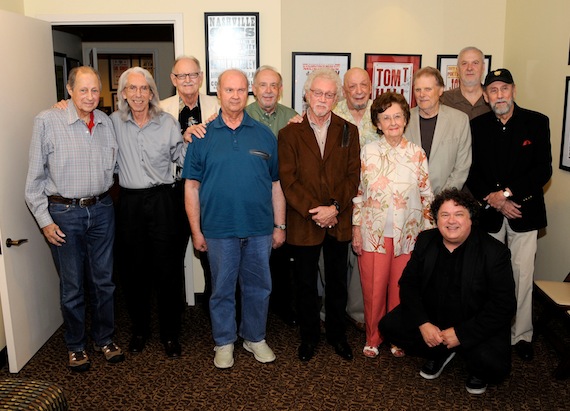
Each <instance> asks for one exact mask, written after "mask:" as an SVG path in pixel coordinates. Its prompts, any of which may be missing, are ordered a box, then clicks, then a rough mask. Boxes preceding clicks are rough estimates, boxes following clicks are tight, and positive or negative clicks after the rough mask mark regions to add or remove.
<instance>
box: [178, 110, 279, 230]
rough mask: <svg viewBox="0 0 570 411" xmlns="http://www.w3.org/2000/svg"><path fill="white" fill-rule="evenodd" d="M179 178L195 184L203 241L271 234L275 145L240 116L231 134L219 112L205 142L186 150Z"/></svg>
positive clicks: (270, 135) (276, 174) (276, 170)
mask: <svg viewBox="0 0 570 411" xmlns="http://www.w3.org/2000/svg"><path fill="white" fill-rule="evenodd" d="M182 177H183V178H186V179H190V180H197V181H199V182H200V190H199V196H200V224H201V228H202V233H203V234H204V236H205V237H206V238H230V237H238V238H245V237H252V236H258V235H270V234H272V233H273V203H272V201H271V200H272V183H273V182H274V181H278V180H279V168H278V164H277V139H276V138H275V136H274V135H273V133H272V132H271V130H270V129H269V128H268V127H266V126H265V125H263V124H261V123H259V122H257V121H255V120H253V119H252V118H251V117H250V116H249V115H248V114H247V113H246V112H245V111H244V116H243V120H242V122H241V124H240V125H239V127H238V128H237V129H235V130H232V129H231V128H229V127H228V126H226V124H225V123H224V121H223V120H222V115H221V110H220V114H219V115H218V117H217V118H216V119H215V120H214V121H212V122H211V123H210V124H209V125H208V127H207V131H206V137H205V138H203V139H194V140H193V142H192V144H189V145H188V151H187V153H186V159H185V162H184V169H183V171H182Z"/></svg>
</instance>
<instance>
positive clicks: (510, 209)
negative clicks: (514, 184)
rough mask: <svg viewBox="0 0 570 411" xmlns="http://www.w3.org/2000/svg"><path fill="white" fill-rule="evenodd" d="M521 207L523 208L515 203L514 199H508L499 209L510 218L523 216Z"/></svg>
mask: <svg viewBox="0 0 570 411" xmlns="http://www.w3.org/2000/svg"><path fill="white" fill-rule="evenodd" d="M519 208H521V206H520V205H519V204H517V203H515V202H514V201H512V200H507V201H505V204H504V205H503V207H502V208H501V209H500V210H499V211H500V212H501V214H503V215H504V216H505V217H507V218H508V219H514V218H521V217H522V213H521V210H519Z"/></svg>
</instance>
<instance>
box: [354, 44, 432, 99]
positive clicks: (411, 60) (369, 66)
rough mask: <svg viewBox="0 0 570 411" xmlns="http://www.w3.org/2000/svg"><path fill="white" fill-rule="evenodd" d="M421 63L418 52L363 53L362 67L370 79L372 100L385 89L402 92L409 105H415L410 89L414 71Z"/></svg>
mask: <svg viewBox="0 0 570 411" xmlns="http://www.w3.org/2000/svg"><path fill="white" fill-rule="evenodd" d="M421 64H422V56H421V55H419V54H411V55H410V54H406V55H404V54H368V53H367V54H365V55H364V67H365V69H366V71H367V72H368V75H369V76H370V80H371V81H372V96H371V97H372V100H374V99H375V98H376V97H378V96H379V95H380V94H382V93H385V92H387V91H392V92H395V93H400V94H402V95H403V96H404V97H405V98H406V101H407V102H408V104H409V105H410V107H414V106H415V105H416V100H415V98H414V93H413V90H412V80H413V77H414V73H415V72H416V71H418V70H419V69H420V67H421Z"/></svg>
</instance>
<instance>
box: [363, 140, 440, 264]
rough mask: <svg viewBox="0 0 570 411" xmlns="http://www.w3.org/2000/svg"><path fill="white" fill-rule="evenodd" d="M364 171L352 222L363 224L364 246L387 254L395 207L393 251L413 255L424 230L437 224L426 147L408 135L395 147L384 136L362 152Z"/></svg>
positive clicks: (365, 249) (372, 250)
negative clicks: (432, 211)
mask: <svg viewBox="0 0 570 411" xmlns="http://www.w3.org/2000/svg"><path fill="white" fill-rule="evenodd" d="M360 161H361V170H360V185H359V187H358V195H357V196H356V197H354V199H353V200H352V201H353V203H354V209H353V215H352V224H353V225H354V226H360V231H361V234H362V250H363V251H367V252H376V253H386V250H385V248H384V230H385V227H386V222H387V220H390V219H389V218H388V211H389V210H390V203H391V205H392V207H391V210H392V212H393V215H392V218H391V221H392V222H393V227H392V233H393V235H392V236H391V237H392V238H393V241H394V255H395V256H399V255H401V254H409V253H411V252H412V250H413V249H414V245H415V243H416V238H417V236H418V234H419V233H420V231H423V230H425V229H428V228H432V227H433V226H434V225H433V221H432V218H431V215H430V203H431V202H432V200H433V193H432V190H431V185H430V182H429V179H428V163H427V157H426V154H425V152H424V150H423V149H422V148H421V147H419V146H417V145H415V144H414V143H412V142H410V141H408V140H406V138H405V137H403V138H402V141H401V142H400V144H398V146H396V147H392V146H391V145H390V144H389V143H388V142H387V141H386V138H384V137H383V136H382V137H381V138H380V140H378V141H374V142H372V143H368V144H366V145H365V146H364V147H363V148H362V150H361V152H360Z"/></svg>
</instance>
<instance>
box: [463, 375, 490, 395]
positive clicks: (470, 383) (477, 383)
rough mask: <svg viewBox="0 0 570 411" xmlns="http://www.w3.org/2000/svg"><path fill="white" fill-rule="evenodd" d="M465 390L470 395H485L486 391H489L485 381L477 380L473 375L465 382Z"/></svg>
mask: <svg viewBox="0 0 570 411" xmlns="http://www.w3.org/2000/svg"><path fill="white" fill-rule="evenodd" d="M465 389H466V390H467V392H468V393H469V394H475V395H479V394H483V393H484V392H485V391H487V383H486V382H485V381H484V380H482V379H480V378H477V377H476V376H474V375H473V374H471V375H469V377H468V378H467V381H466V382H465Z"/></svg>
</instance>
